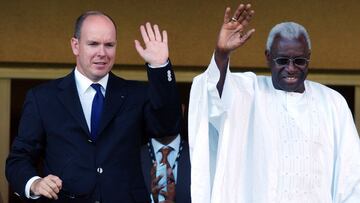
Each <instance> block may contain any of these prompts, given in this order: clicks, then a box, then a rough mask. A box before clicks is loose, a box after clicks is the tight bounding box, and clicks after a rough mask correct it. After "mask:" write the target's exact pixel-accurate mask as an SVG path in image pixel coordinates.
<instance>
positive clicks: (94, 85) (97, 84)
mask: <svg viewBox="0 0 360 203" xmlns="http://www.w3.org/2000/svg"><path fill="white" fill-rule="evenodd" d="M91 87H92V88H94V90H95V91H96V92H97V93H101V94H102V92H101V85H100V84H99V83H93V84H91Z"/></svg>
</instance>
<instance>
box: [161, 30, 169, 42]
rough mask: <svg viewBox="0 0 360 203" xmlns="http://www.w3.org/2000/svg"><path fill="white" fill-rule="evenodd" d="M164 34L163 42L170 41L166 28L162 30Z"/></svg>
mask: <svg viewBox="0 0 360 203" xmlns="http://www.w3.org/2000/svg"><path fill="white" fill-rule="evenodd" d="M162 34H163V42H164V43H166V44H167V43H168V36H167V32H166V30H164V31H163V32H162Z"/></svg>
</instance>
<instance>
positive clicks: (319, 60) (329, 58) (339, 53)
mask: <svg viewBox="0 0 360 203" xmlns="http://www.w3.org/2000/svg"><path fill="white" fill-rule="evenodd" d="M2 1H3V2H2V3H1V10H2V11H1V12H0V26H1V28H0V39H1V45H0V63H1V62H3V61H11V62H13V61H15V62H49V63H72V62H73V61H74V58H73V56H72V54H71V51H70V46H69V39H70V37H71V35H72V30H73V22H74V20H75V18H76V17H77V16H78V15H79V14H80V13H81V12H83V11H86V10H94V9H96V10H101V11H104V12H106V13H108V14H109V15H111V16H113V18H114V20H115V21H116V23H117V24H118V27H119V33H118V40H119V46H118V56H117V63H118V64H142V63H143V62H142V60H141V59H140V58H139V56H138V55H137V53H136V51H135V49H134V47H133V40H134V39H135V38H140V34H139V32H138V26H139V25H140V24H141V23H144V22H146V21H151V22H156V23H159V24H160V25H161V27H162V28H165V29H167V30H168V32H169V43H170V51H171V58H172V61H173V63H174V64H175V65H181V66H200V67H203V66H206V65H207V63H208V61H209V58H210V55H211V54H212V50H213V48H214V44H215V41H216V37H217V32H218V29H219V26H220V24H221V22H222V18H223V12H224V8H225V6H226V5H229V6H232V7H233V8H234V7H235V6H237V4H238V2H239V1H234V0H232V1H230V0H216V1H210V0H181V1H180V0H178V1H174V0H167V1H165V0H108V1H94V0H35V1H26V0H12V1H5V0H2ZM249 2H251V3H252V4H253V6H254V8H255V11H256V16H255V18H254V20H253V22H252V27H255V28H256V30H257V32H256V33H255V35H254V37H253V38H252V39H251V41H249V43H248V44H247V45H246V46H244V47H243V48H242V49H241V50H239V51H237V52H236V53H235V54H234V57H233V59H232V64H233V65H234V66H241V67H264V66H265V61H264V57H263V52H264V44H265V41H266V37H267V33H268V31H269V29H270V28H271V27H272V26H273V25H274V24H276V23H278V22H281V21H289V20H292V21H297V22H299V23H301V24H303V25H304V26H305V27H307V28H308V31H309V33H310V36H311V38H312V42H313V53H312V61H311V67H313V68H318V69H328V68H332V69H360V57H359V53H360V26H359V23H358V21H359V20H360V12H358V11H359V10H360V2H359V1H358V0H347V1H335V0H329V1H325V0H317V1H316V0H292V1H283V0H261V1H260V0H257V1H255V0H252V1H249Z"/></svg>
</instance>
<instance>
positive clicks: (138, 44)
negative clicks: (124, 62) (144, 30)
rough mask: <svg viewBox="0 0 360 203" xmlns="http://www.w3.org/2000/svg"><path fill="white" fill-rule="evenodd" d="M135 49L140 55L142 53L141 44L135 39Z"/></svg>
mask: <svg viewBox="0 0 360 203" xmlns="http://www.w3.org/2000/svg"><path fill="white" fill-rule="evenodd" d="M135 49H136V51H137V52H138V53H139V55H140V56H142V55H143V53H144V48H143V47H142V46H141V44H140V42H139V41H138V40H135Z"/></svg>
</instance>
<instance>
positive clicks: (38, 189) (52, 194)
mask: <svg viewBox="0 0 360 203" xmlns="http://www.w3.org/2000/svg"><path fill="white" fill-rule="evenodd" d="M61 188H62V181H61V180H60V178H59V177H57V176H54V175H48V176H46V177H45V178H40V179H37V180H35V181H34V183H33V184H32V185H31V187H30V190H31V191H32V192H33V193H34V194H35V195H42V196H45V197H47V198H50V199H58V196H57V193H59V191H60V190H61Z"/></svg>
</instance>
